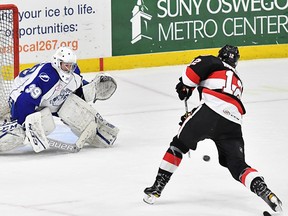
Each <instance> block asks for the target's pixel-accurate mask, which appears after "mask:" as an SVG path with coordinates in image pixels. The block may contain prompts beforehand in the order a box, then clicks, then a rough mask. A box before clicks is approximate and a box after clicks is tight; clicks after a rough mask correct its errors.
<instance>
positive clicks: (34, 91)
mask: <svg viewBox="0 0 288 216" xmlns="http://www.w3.org/2000/svg"><path fill="white" fill-rule="evenodd" d="M25 92H26V93H28V94H29V93H30V95H31V97H32V98H33V99H37V98H38V97H39V96H40V95H41V94H42V90H41V89H40V88H39V87H37V86H36V85H35V84H31V85H29V87H28V88H27V89H26V90H25Z"/></svg>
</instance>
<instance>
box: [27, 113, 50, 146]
mask: <svg viewBox="0 0 288 216" xmlns="http://www.w3.org/2000/svg"><path fill="white" fill-rule="evenodd" d="M25 129H26V130H25V132H26V139H25V144H26V143H30V144H31V146H32V148H33V150H34V151H35V152H41V151H43V150H45V149H47V148H49V143H48V140H47V137H46V135H45V130H44V127H43V124H42V118H41V112H35V113H32V114H30V115H28V116H27V117H26V119H25ZM47 131H48V130H47Z"/></svg>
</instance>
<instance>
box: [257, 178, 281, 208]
mask: <svg viewBox="0 0 288 216" xmlns="http://www.w3.org/2000/svg"><path fill="white" fill-rule="evenodd" d="M251 190H252V191H253V192H254V193H256V194H257V195H258V196H260V197H261V198H262V199H263V200H264V201H265V202H266V203H267V204H268V205H269V206H270V208H271V209H272V210H273V211H275V212H282V211H283V210H282V202H281V201H280V199H279V198H278V197H277V196H276V195H275V194H274V193H273V192H272V191H271V190H270V189H269V188H268V187H267V185H266V184H265V182H264V180H263V179H262V178H260V177H258V178H256V179H254V180H253V182H252V184H251Z"/></svg>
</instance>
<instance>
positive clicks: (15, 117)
mask: <svg viewBox="0 0 288 216" xmlns="http://www.w3.org/2000/svg"><path fill="white" fill-rule="evenodd" d="M116 89H117V83H116V81H115V79H114V78H113V77H112V76H110V75H109V74H107V73H97V75H96V76H95V78H94V79H93V80H92V81H90V82H88V81H86V80H84V79H83V77H82V75H81V74H80V69H79V67H78V65H77V58H76V55H75V53H74V52H73V51H72V50H71V49H69V48H67V47H60V48H59V49H58V50H57V51H56V52H55V54H54V55H53V56H52V59H51V61H49V62H43V63H40V64H37V65H35V66H34V67H32V68H29V69H26V70H24V71H22V72H21V73H20V74H19V75H18V77H16V78H15V80H14V83H13V86H12V90H11V94H10V99H9V104H10V107H11V118H9V119H7V118H6V119H2V120H0V151H9V150H11V149H14V148H16V147H19V146H22V145H26V144H30V145H31V146H32V148H33V150H34V151H35V152H41V151H43V150H46V149H48V148H49V147H50V146H49V138H48V137H47V136H48V135H49V134H50V133H51V132H52V131H54V130H55V123H54V118H55V117H54V116H57V117H59V118H61V120H62V121H63V122H64V123H65V124H66V125H67V126H69V127H70V128H71V130H72V131H73V133H75V134H76V136H77V137H78V140H77V142H76V145H77V148H79V149H81V148H82V147H83V146H84V144H89V145H91V146H95V147H111V146H113V144H114V142H115V140H116V138H117V135H118V132H119V129H118V128H117V127H116V126H114V125H113V124H111V123H110V122H107V121H106V120H105V119H103V118H102V116H101V115H100V114H99V113H98V112H97V110H96V109H95V108H94V106H92V105H93V103H95V101H96V100H107V99H108V98H110V97H111V96H112V95H113V94H114V92H115V91H116Z"/></svg>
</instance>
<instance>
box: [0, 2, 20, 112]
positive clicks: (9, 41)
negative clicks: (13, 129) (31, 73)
mask: <svg viewBox="0 0 288 216" xmlns="http://www.w3.org/2000/svg"><path fill="white" fill-rule="evenodd" d="M7 6H9V5H0V118H1V117H3V116H4V115H5V114H7V113H9V105H8V98H9V92H10V89H11V85H12V83H13V79H14V76H15V74H16V73H15V72H16V71H15V70H16V69H17V68H19V63H18V66H17V65H15V64H17V61H16V62H15V59H14V58H15V55H14V49H15V38H14V35H16V34H18V29H17V31H16V32H17V33H16V34H15V22H18V19H17V20H15V16H14V14H15V12H16V11H15V7H13V6H12V7H11V8H9V7H7ZM16 27H18V24H17V26H16ZM17 37H18V36H17ZM17 45H18V44H17ZM17 52H18V50H17ZM17 73H18V71H17Z"/></svg>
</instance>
